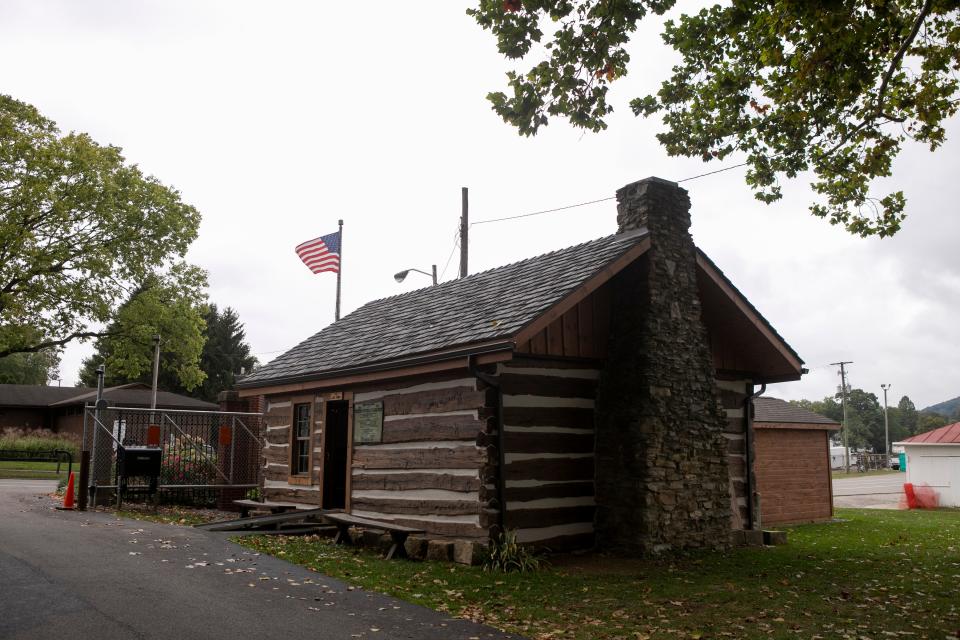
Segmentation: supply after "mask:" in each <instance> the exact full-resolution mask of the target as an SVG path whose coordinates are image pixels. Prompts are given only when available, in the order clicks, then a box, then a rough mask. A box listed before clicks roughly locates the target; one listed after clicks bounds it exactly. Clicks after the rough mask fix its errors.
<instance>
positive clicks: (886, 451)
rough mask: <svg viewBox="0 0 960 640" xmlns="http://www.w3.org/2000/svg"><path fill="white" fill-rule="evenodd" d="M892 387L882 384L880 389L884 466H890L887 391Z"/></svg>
mask: <svg viewBox="0 0 960 640" xmlns="http://www.w3.org/2000/svg"><path fill="white" fill-rule="evenodd" d="M891 386H892V385H890V384H881V385H880V388H881V389H883V446H884V450H883V453H884V455H883V466H885V467H889V466H890V420H889V419H888V417H887V391H888V390H889V389H890V387H891Z"/></svg>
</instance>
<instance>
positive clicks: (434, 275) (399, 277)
mask: <svg viewBox="0 0 960 640" xmlns="http://www.w3.org/2000/svg"><path fill="white" fill-rule="evenodd" d="M432 267H433V269H432V271H433V273H427V272H426V271H421V270H420V269H404V270H403V271H398V272H397V273H395V274H393V279H394V280H396V281H397V282H403V281H404V279H406V277H407V276H408V275H409V274H410V272H411V271H416V272H417V273H422V274H423V275H425V276H430V277H432V278H433V284H434V285H436V284H437V265H432Z"/></svg>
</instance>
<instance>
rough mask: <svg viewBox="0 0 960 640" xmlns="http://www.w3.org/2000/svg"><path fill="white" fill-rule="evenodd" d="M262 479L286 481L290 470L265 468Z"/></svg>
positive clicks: (285, 468)
mask: <svg viewBox="0 0 960 640" xmlns="http://www.w3.org/2000/svg"><path fill="white" fill-rule="evenodd" d="M263 477H264V478H266V479H267V480H282V481H284V482H286V481H287V478H289V477H290V469H289V468H287V467H283V468H279V467H267V468H266V469H264V470H263Z"/></svg>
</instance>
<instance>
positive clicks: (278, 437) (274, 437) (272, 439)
mask: <svg viewBox="0 0 960 640" xmlns="http://www.w3.org/2000/svg"><path fill="white" fill-rule="evenodd" d="M263 439H264V441H266V442H269V443H270V444H289V443H290V430H289V429H284V430H282V431H280V430H274V431H267V432H266V433H265V434H263Z"/></svg>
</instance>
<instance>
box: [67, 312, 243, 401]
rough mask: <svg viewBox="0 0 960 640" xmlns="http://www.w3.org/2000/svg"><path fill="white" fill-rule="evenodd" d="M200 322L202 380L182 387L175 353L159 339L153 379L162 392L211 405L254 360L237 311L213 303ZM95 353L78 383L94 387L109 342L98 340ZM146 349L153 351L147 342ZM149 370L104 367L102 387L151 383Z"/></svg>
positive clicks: (109, 344) (150, 371) (151, 373)
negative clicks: (132, 372)
mask: <svg viewBox="0 0 960 640" xmlns="http://www.w3.org/2000/svg"><path fill="white" fill-rule="evenodd" d="M203 320H204V321H205V323H206V327H205V330H204V344H203V349H202V350H201V352H200V362H199V369H200V371H201V372H202V374H203V375H204V378H203V381H202V382H201V383H200V384H199V385H197V386H195V387H192V388H187V387H185V386H184V385H183V384H182V382H181V380H180V375H179V371H178V367H179V364H178V359H177V357H176V353H175V352H173V351H171V350H170V349H168V348H167V347H166V345H167V342H166V341H164V340H162V336H161V345H160V371H159V374H158V376H157V386H158V387H159V388H160V389H163V390H164V391H172V392H174V393H180V394H184V395H190V396H193V397H196V398H201V399H203V400H207V401H210V402H215V401H216V399H217V395H218V394H219V393H220V392H221V391H224V390H226V389H230V388H231V387H233V384H234V381H235V380H236V378H237V376H239V375H240V374H241V373H242V372H244V371H247V372H249V371H250V370H251V369H252V368H253V367H254V366H256V364H257V359H256V358H255V357H254V356H253V355H251V353H250V345H248V344H247V343H246V336H245V334H244V330H243V324H242V323H241V322H240V318H239V316H238V315H237V312H236V311H235V310H234V309H232V308H230V307H227V308H226V309H224V310H223V311H222V312H221V311H220V310H219V309H218V308H217V306H216V305H215V304H209V305H206V307H205V309H204V311H203ZM96 346H97V352H96V353H95V354H94V355H92V356H91V357H89V358H87V359H86V360H84V362H83V368H82V369H81V371H80V380H81V382H82V383H83V384H85V385H88V386H94V385H96V379H97V378H96V368H97V366H98V365H99V364H100V363H101V362H103V361H104V359H105V357H106V356H107V355H108V354H109V349H110V347H111V343H110V341H109V340H98V341H97V343H96ZM149 348H150V349H151V350H152V349H153V343H152V342H150V344H149ZM152 380H153V370H152V369H149V370H143V371H141V372H139V373H138V374H137V375H134V376H130V375H126V374H125V373H124V372H123V371H116V370H111V368H110V367H109V366H108V367H107V370H106V372H105V378H104V384H105V385H106V386H108V387H109V386H116V385H121V384H127V383H130V382H141V383H144V384H151V383H152Z"/></svg>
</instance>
